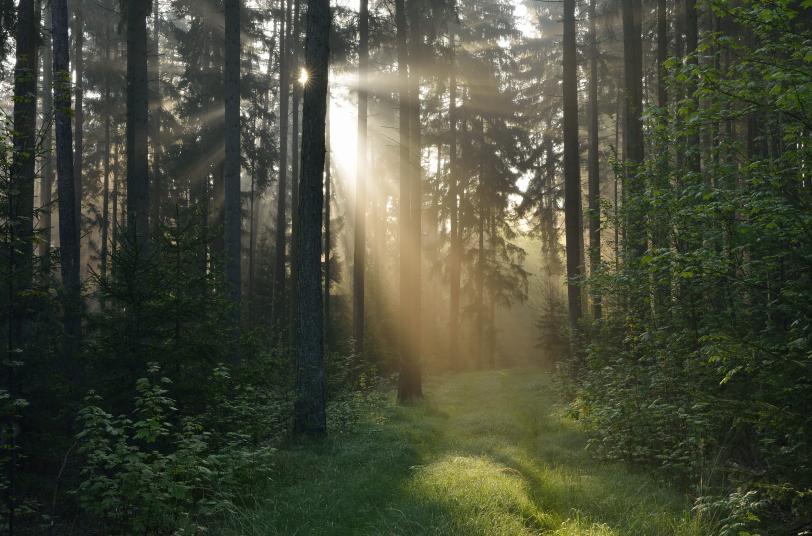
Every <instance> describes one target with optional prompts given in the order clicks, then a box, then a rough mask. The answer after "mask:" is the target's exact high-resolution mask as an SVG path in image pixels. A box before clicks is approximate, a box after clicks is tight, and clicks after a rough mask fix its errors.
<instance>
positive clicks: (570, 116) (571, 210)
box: [563, 0, 583, 332]
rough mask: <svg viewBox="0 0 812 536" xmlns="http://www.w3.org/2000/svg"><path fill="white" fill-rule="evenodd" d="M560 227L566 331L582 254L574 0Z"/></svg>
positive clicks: (576, 315) (568, 6) (568, 7)
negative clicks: (563, 243)
mask: <svg viewBox="0 0 812 536" xmlns="http://www.w3.org/2000/svg"><path fill="white" fill-rule="evenodd" d="M563 44H564V84H563V91H564V220H565V223H564V227H565V231H566V239H567V278H568V283H567V297H568V299H569V319H570V328H571V329H572V331H573V332H575V331H576V330H577V329H578V322H579V321H580V319H581V315H582V312H581V286H580V285H581V284H580V282H579V281H577V279H578V278H579V277H580V276H581V275H582V270H583V259H582V255H583V251H582V249H581V243H582V228H581V163H580V158H579V152H580V149H579V147H578V64H577V59H576V54H577V53H576V50H575V0H564V43H563Z"/></svg>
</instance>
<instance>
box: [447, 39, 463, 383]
mask: <svg viewBox="0 0 812 536" xmlns="http://www.w3.org/2000/svg"><path fill="white" fill-rule="evenodd" d="M454 38H455V35H454V34H453V33H452V34H451V46H450V50H451V67H450V77H449V82H448V88H449V98H448V121H449V140H448V145H449V150H448V152H449V177H448V180H449V187H448V196H449V201H450V203H451V229H450V235H451V236H450V242H451V245H450V255H449V259H448V262H449V285H450V288H449V313H448V338H449V342H448V354H449V366H450V367H451V368H452V369H455V368H457V367H459V330H460V320H459V317H460V271H461V270H460V263H461V256H462V251H461V250H462V244H461V241H462V237H461V233H460V210H459V207H460V205H459V180H458V177H457V62H456V50H455V44H454Z"/></svg>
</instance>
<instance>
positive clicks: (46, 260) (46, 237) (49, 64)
mask: <svg viewBox="0 0 812 536" xmlns="http://www.w3.org/2000/svg"><path fill="white" fill-rule="evenodd" d="M44 20H45V24H46V26H47V28H46V30H45V31H44V32H43V33H42V70H43V73H42V88H43V91H42V117H43V124H44V128H45V135H44V137H43V147H42V154H43V162H42V180H41V182H40V213H39V222H40V230H41V234H40V247H39V256H40V259H41V266H42V281H43V283H44V284H47V282H48V277H49V276H50V272H51V202H52V201H51V192H52V190H53V183H54V154H53V153H54V134H53V132H54V129H53V119H54V118H53V115H54V93H53V85H54V76H53V49H52V46H53V45H52V43H51V34H52V32H51V4H50V2H45V17H44Z"/></svg>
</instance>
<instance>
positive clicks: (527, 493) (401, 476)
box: [226, 369, 704, 536]
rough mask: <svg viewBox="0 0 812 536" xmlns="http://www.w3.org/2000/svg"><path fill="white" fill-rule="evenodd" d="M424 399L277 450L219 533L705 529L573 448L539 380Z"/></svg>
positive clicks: (489, 380) (681, 500)
mask: <svg viewBox="0 0 812 536" xmlns="http://www.w3.org/2000/svg"><path fill="white" fill-rule="evenodd" d="M425 391H426V397H425V400H424V401H423V402H421V403H419V404H416V405H414V406H411V407H405V408H404V407H397V406H396V405H395V404H394V403H393V402H390V401H389V399H387V400H386V401H383V402H379V403H377V404H374V405H372V407H373V408H374V409H371V410H366V411H365V412H364V414H363V415H362V416H361V417H360V418H356V419H355V420H354V421H353V423H352V424H341V423H340V422H339V423H336V422H335V420H334V421H333V423H332V425H333V427H334V429H335V430H334V432H333V433H332V435H331V436H330V439H328V440H327V441H325V442H323V443H319V444H314V445H304V446H303V445H299V446H292V447H286V448H283V449H281V450H280V451H279V462H278V468H277V471H276V477H275V479H274V481H273V482H271V483H270V484H269V485H268V488H267V491H266V492H262V493H258V494H257V496H256V497H254V501H253V504H251V505H250V506H248V507H246V508H245V509H243V510H242V511H240V512H239V513H238V514H237V515H235V516H234V517H233V518H232V519H230V520H229V524H230V527H229V529H228V531H226V533H227V534H234V535H237V534H239V535H271V534H284V535H327V534H331V535H333V534H334V535H404V536H406V535H409V536H412V535H422V534H425V535H460V536H469V535H488V536H492V535H505V536H507V535H510V536H519V535H529V534H549V535H558V536H574V535H590V536H621V535H623V536H627V535H647V536H648V535H651V536H666V535H696V536H699V535H702V534H704V531H703V530H702V527H701V526H699V522H698V521H697V520H696V519H695V518H694V519H692V517H691V515H690V503H689V501H688V499H687V497H686V496H685V495H684V494H683V493H680V492H679V491H677V490H676V489H673V488H671V487H669V485H668V484H667V483H665V482H661V481H659V480H657V479H655V478H654V477H653V476H651V475H650V474H646V473H643V472H641V471H639V470H636V469H634V468H631V467H629V466H627V465H623V464H613V463H605V462H601V461H597V460H595V459H593V458H592V457H591V456H590V454H589V453H588V452H586V451H585V450H584V447H585V444H586V438H585V436H584V435H583V433H582V432H580V431H579V430H578V429H577V426H576V425H575V424H574V423H573V422H572V421H571V420H569V419H568V418H566V417H564V416H563V415H562V414H561V411H560V409H559V408H557V407H556V404H555V400H556V398H555V393H554V391H553V384H552V379H551V377H550V376H549V375H548V374H546V373H544V372H541V371H538V370H527V369H518V370H505V371H490V372H477V373H466V374H459V375H455V376H447V377H438V378H434V379H429V381H427V384H426V386H425ZM358 406H359V407H361V404H359V405H358ZM363 406H364V407H368V406H369V404H364V405H363ZM340 412H341V411H340V410H338V413H340Z"/></svg>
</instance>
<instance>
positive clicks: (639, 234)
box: [622, 0, 646, 261]
mask: <svg viewBox="0 0 812 536" xmlns="http://www.w3.org/2000/svg"><path fill="white" fill-rule="evenodd" d="M622 11H623V74H624V82H625V83H624V93H625V95H624V97H625V104H626V106H625V128H624V129H623V130H624V133H625V136H624V156H625V159H626V161H625V173H626V182H625V183H624V186H625V187H626V190H627V191H628V194H629V198H630V199H636V198H637V196H638V195H639V194H640V193H641V192H642V191H643V189H644V186H643V183H642V180H641V178H640V177H639V171H640V170H639V166H640V165H641V163H642V162H643V143H644V142H643V122H642V113H643V52H642V43H641V33H640V22H641V21H640V17H641V15H642V13H641V12H642V8H641V5H640V0H623V2H622ZM627 212H628V218H629V221H628V225H627V234H626V237H627V238H626V241H627V255H628V257H629V260H630V261H634V260H637V259H640V258H641V257H642V256H643V254H644V253H645V250H646V233H645V229H644V226H643V214H642V213H641V211H640V210H638V207H635V206H630V207H628V208H627Z"/></svg>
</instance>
